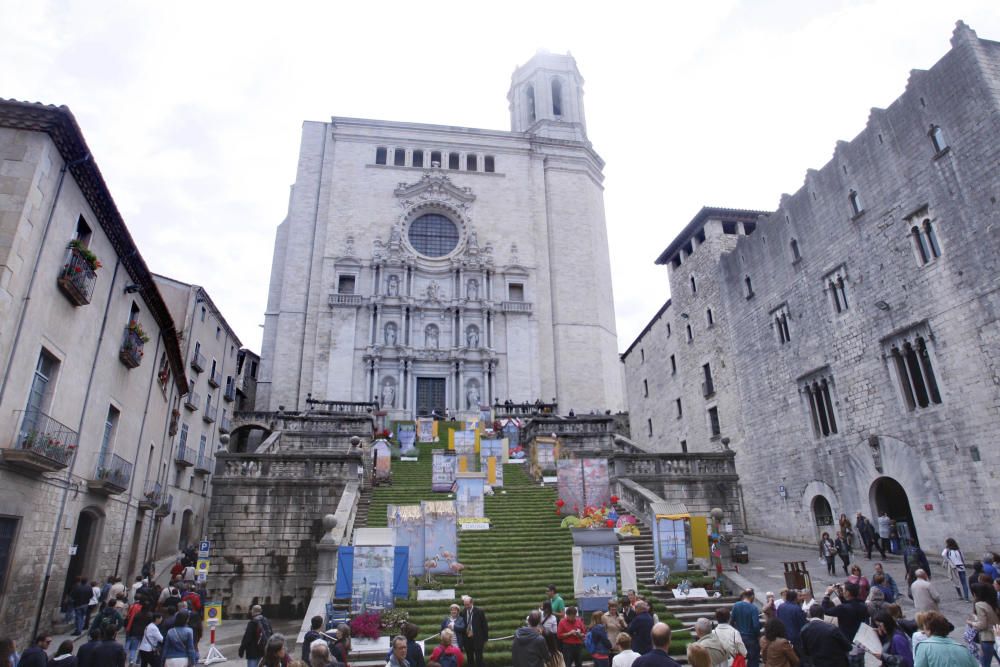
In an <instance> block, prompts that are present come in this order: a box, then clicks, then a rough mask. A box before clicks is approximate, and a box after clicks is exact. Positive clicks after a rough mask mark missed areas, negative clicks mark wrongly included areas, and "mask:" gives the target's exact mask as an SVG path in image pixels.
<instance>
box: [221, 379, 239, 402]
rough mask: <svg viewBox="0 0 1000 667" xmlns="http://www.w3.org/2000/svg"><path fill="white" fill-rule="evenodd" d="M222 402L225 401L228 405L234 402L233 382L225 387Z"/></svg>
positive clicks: (234, 388) (234, 384) (234, 389)
mask: <svg viewBox="0 0 1000 667" xmlns="http://www.w3.org/2000/svg"><path fill="white" fill-rule="evenodd" d="M222 400H224V401H226V402H228V403H232V402H233V401H235V400H236V383H235V382H230V383H229V384H228V385H227V386H226V390H225V391H224V392H222Z"/></svg>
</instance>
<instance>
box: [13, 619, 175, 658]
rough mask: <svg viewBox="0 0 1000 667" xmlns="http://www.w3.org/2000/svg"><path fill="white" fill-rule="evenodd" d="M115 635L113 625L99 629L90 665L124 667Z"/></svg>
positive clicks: (123, 650)
mask: <svg viewBox="0 0 1000 667" xmlns="http://www.w3.org/2000/svg"><path fill="white" fill-rule="evenodd" d="M116 634H118V628H116V627H115V626H113V625H107V626H104V627H103V628H101V643H100V644H98V645H97V647H96V648H95V649H94V652H93V654H92V655H91V657H90V664H91V665H93V666H94V667H125V665H126V664H127V663H128V656H127V655H126V654H125V647H124V646H122V645H121V644H119V643H118V642H117V641H115V635H116ZM77 660H78V662H79V663H80V664H81V667H86V664H85V663H84V662H83V660H80V657H79V656H77ZM175 664H176V663H174V664H171V663H169V662H164V663H163V667H174V665H175ZM185 664H187V663H185ZM18 667H20V666H18Z"/></svg>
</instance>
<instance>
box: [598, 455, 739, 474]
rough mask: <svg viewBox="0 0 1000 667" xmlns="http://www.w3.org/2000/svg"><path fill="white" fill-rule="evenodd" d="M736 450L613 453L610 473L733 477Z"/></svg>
mask: <svg viewBox="0 0 1000 667" xmlns="http://www.w3.org/2000/svg"><path fill="white" fill-rule="evenodd" d="M735 459H736V454H735V452H712V453H694V454H691V453H689V454H677V453H651V452H643V453H636V454H626V453H616V454H614V455H613V456H612V462H613V463H612V466H613V471H614V472H613V476H614V477H616V478H619V479H620V478H630V479H632V478H636V477H639V478H642V477H653V478H656V479H657V480H658V481H663V480H664V479H665V478H678V479H680V478H699V479H703V478H706V477H731V478H732V479H736V461H735Z"/></svg>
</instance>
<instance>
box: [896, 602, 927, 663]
mask: <svg viewBox="0 0 1000 667" xmlns="http://www.w3.org/2000/svg"><path fill="white" fill-rule="evenodd" d="M930 613H931V612H929V611H918V612H917V615H916V617H915V618H914V620H916V622H917V630H916V632H914V633H913V634H912V635H911V636H910V645H911V646H912V647H913V652H914V654H916V651H917V645H918V644H919V643H920V642H922V641H924V640H925V639H927V638H928V637H930V636H931V634H930V633H929V632H927V616H928V615H929V614H930ZM897 625H898V622H897Z"/></svg>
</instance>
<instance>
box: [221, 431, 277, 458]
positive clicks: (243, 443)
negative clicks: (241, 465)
mask: <svg viewBox="0 0 1000 667" xmlns="http://www.w3.org/2000/svg"><path fill="white" fill-rule="evenodd" d="M270 435H271V431H269V430H267V429H266V428H263V427H261V426H257V425H256V424H247V425H245V426H239V427H237V428H235V429H233V432H232V433H230V434H229V446H228V447H227V449H228V450H229V451H230V452H234V453H237V454H239V453H245V452H253V451H256V450H257V448H258V447H259V446H260V444H261V443H262V442H264V441H265V440H267V438H268V437H269V436H270Z"/></svg>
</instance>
